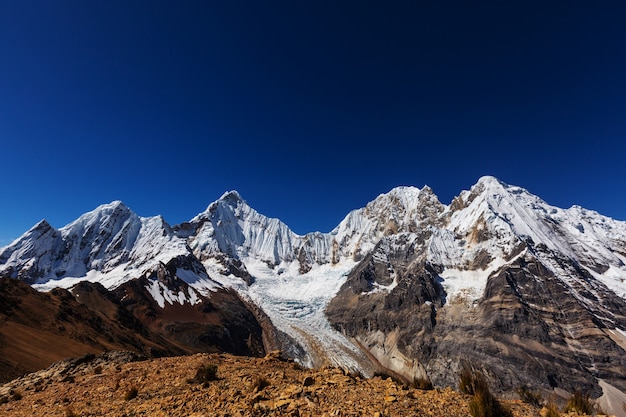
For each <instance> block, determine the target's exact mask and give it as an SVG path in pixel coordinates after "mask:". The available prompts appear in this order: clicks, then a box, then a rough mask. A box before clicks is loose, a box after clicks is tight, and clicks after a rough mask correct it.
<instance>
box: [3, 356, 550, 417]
mask: <svg viewBox="0 0 626 417" xmlns="http://www.w3.org/2000/svg"><path fill="white" fill-rule="evenodd" d="M207 364H210V365H215V366H216V367H217V379H216V380H212V381H207V382H205V383H202V382H199V381H197V380H195V378H196V377H197V373H198V369H199V368H201V367H202V366H205V365H207ZM16 394H17V396H16ZM1 398H4V399H5V401H6V402H5V403H4V404H0V415H11V416H15V417H19V416H29V417H31V416H63V417H67V416H70V415H80V416H121V415H134V416H142V415H146V416H147V415H149V416H171V415H185V416H196V417H200V416H261V415H263V416H300V417H306V416H379V417H382V416H407V417H408V416H433V417H434V416H437V417H438V416H443V415H446V416H469V397H468V396H465V395H462V394H459V393H457V392H455V391H453V390H451V389H445V390H433V391H423V390H419V389H415V388H410V387H408V386H405V385H402V384H398V383H396V382H394V381H393V380H391V379H390V378H389V379H386V378H381V377H376V378H373V379H364V378H362V377H360V376H358V375H350V374H346V373H345V372H344V371H343V370H341V369H338V368H324V369H321V370H303V369H302V368H301V367H300V366H299V365H297V364H296V363H294V362H291V361H283V360H280V359H278V358H277V357H272V356H268V357H265V358H261V359H251V358H242V357H233V356H229V355H224V354H212V355H207V354H197V355H193V356H186V357H172V358H160V359H154V360H151V361H145V360H141V358H140V357H137V356H136V355H133V354H129V353H123V352H119V353H117V352H110V353H107V354H105V355H102V356H94V355H88V356H85V357H82V358H79V359H75V360H67V361H61V362H58V363H56V364H54V365H53V366H51V367H50V368H49V369H47V370H45V371H41V372H37V373H34V374H31V375H28V376H26V377H25V378H22V379H19V380H15V381H12V382H10V383H8V384H6V385H4V386H0V399H1ZM17 398H19V399H17ZM0 402H3V401H0ZM504 403H505V405H506V406H507V407H508V408H510V409H511V410H512V412H513V416H514V417H530V416H539V415H540V411H541V410H540V409H539V408H535V407H532V406H530V405H527V404H523V403H521V402H520V401H505V402H504Z"/></svg>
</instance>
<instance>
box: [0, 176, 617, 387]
mask: <svg viewBox="0 0 626 417" xmlns="http://www.w3.org/2000/svg"><path fill="white" fill-rule="evenodd" d="M159 271H160V272H159ZM163 271H166V272H167V273H166V274H165V275H166V276H168V277H169V278H168V279H169V281H168V279H160V280H159V279H157V277H158V276H161V278H163V276H164V275H163V274H164V272H163ZM0 274H1V275H6V276H10V277H12V278H17V279H20V280H23V281H26V282H28V283H30V284H32V285H33V286H35V288H38V289H41V290H46V289H51V288H53V287H55V286H62V287H67V288H69V287H71V286H73V285H74V284H76V283H77V282H78V281H81V280H89V281H92V282H100V283H102V284H103V285H104V286H105V287H106V288H108V289H115V288H119V287H120V286H122V285H123V284H125V283H128V282H132V281H134V280H137V279H139V278H142V277H143V279H144V280H146V281H144V283H145V285H144V286H145V289H146V291H147V292H148V293H149V294H152V296H153V297H154V299H155V300H156V301H157V302H158V304H159V305H160V306H161V308H163V307H166V306H167V304H168V303H169V305H173V304H180V305H183V304H185V303H187V304H189V305H193V303H194V302H196V300H198V299H199V298H200V297H209V299H210V298H211V297H212V294H214V292H215V291H220V293H222V292H223V291H226V290H227V289H230V290H234V291H236V293H237V294H238V295H239V297H241V298H242V299H243V300H245V301H246V302H247V303H248V304H249V305H250V306H252V308H253V309H256V313H257V317H259V318H260V317H261V316H260V315H262V316H263V317H264V318H262V319H261V318H260V320H261V321H263V322H264V323H268V322H271V323H272V325H273V326H275V327H276V329H274V330H272V334H273V336H272V337H269V338H268V337H266V343H270V342H268V340H269V339H272V341H271V344H273V345H274V346H279V347H281V348H282V349H283V350H284V351H285V352H287V354H289V355H291V356H293V357H295V358H297V359H298V360H300V361H301V362H303V363H305V364H307V365H311V366H318V365H323V364H329V363H330V364H335V365H340V366H344V367H346V368H350V369H353V370H359V371H361V372H364V373H365V374H368V373H372V372H373V371H375V370H377V369H380V368H381V367H382V368H385V369H387V370H390V371H393V372H396V373H397V374H398V375H400V376H404V377H406V378H407V379H411V378H413V377H419V376H427V377H429V378H431V379H433V381H435V382H436V383H439V384H441V385H445V384H454V383H455V380H454V376H452V377H450V376H449V375H446V374H445V372H446V371H447V372H448V374H449V371H450V369H455V367H456V368H458V367H459V366H460V360H459V357H460V356H461V355H465V351H464V350H465V349H467V348H468V346H471V350H472V352H473V353H472V352H470V354H467V355H465V356H466V357H467V358H473V359H475V360H481V361H483V360H484V361H486V362H487V365H490V366H493V368H494V369H495V370H494V371H493V372H494V374H493V375H491V377H492V379H493V380H498V381H500V383H501V386H502V387H504V388H503V389H504V390H514V389H515V388H516V387H515V384H518V385H519V384H522V383H529V384H533V385H534V386H539V387H543V388H546V389H550V388H555V387H562V388H565V389H570V388H572V385H571V384H569V385H568V383H567V382H566V379H563V378H561V379H560V377H559V376H555V375H556V374H557V373H559V372H564V373H567V375H569V376H571V378H572V381H577V382H581V381H583V382H582V383H585V384H587V385H588V386H590V387H592V388H593V387H596V388H593V389H596V391H595V392H596V394H599V393H600V391H601V390H600V389H599V388H597V387H599V386H602V384H609V385H612V386H617V387H618V388H619V389H620V390H622V391H625V392H626V383H625V382H623V381H622V380H620V379H619V378H618V377H617V375H619V374H620V372H621V374H622V375H623V374H624V373H625V370H626V362H624V359H621V356H626V355H624V353H625V351H624V350H625V348H626V318H625V317H624V311H626V300H625V299H626V281H625V280H626V222H620V221H616V220H613V219H610V218H608V217H605V216H602V215H600V214H598V213H596V212H593V211H589V210H585V209H582V208H580V207H576V206H575V207H572V208H569V209H561V208H557V207H553V206H551V205H549V204H548V203H546V202H544V201H543V200H541V199H540V198H539V197H537V196H534V195H532V194H530V193H529V192H528V191H526V190H524V189H523V188H520V187H516V186H511V185H507V184H505V183H503V182H501V181H499V180H497V179H496V178H493V177H483V178H481V179H480V180H479V181H478V182H477V183H476V184H475V185H474V186H473V187H472V188H471V189H470V190H468V191H463V192H461V194H460V195H459V196H458V197H456V198H455V199H454V200H453V201H452V202H451V204H449V205H445V204H442V203H441V202H440V201H439V200H438V198H437V197H436V195H435V194H434V193H433V191H432V190H431V189H430V188H429V187H427V186H425V187H423V188H421V189H419V188H415V187H398V188H394V189H393V190H391V191H390V192H388V193H386V194H381V195H380V196H378V197H377V198H376V199H375V200H373V201H372V202H370V203H369V204H367V205H366V206H365V207H363V208H360V209H357V210H354V211H352V212H350V213H349V214H348V215H347V216H346V217H345V219H344V220H343V221H342V222H341V223H340V224H339V225H338V226H337V227H336V228H335V229H334V230H332V231H331V232H330V233H319V232H316V233H310V234H307V235H304V236H301V235H297V234H295V233H294V232H293V231H291V230H290V229H289V227H288V226H287V225H285V224H284V223H282V222H281V221H280V220H278V219H272V218H269V217H266V216H264V215H262V214H260V213H258V212H257V211H255V210H254V209H253V208H251V207H250V206H249V205H248V204H247V203H246V202H245V201H244V200H243V199H242V197H241V196H240V195H239V194H238V193H237V192H236V191H231V192H227V193H225V194H224V195H223V196H222V197H221V198H220V199H218V200H217V201H215V202H214V203H211V204H210V205H209V206H208V208H207V209H206V210H205V211H203V212H202V213H200V214H198V215H197V216H196V217H194V218H193V219H191V220H190V221H189V222H186V223H183V224H180V225H176V226H174V227H170V226H169V225H168V224H167V223H166V222H165V221H164V220H163V219H162V218H160V217H151V218H143V217H139V216H137V215H136V214H135V213H133V212H132V211H131V210H130V209H128V208H127V207H126V206H124V205H123V204H122V203H121V202H113V203H111V204H107V205H103V206H100V207H98V208H97V209H96V210H94V211H92V212H90V213H87V214H85V215H83V216H81V217H80V218H79V219H77V220H76V221H74V222H72V223H70V224H69V225H67V226H65V227H63V228H61V229H54V228H53V227H52V226H50V225H49V224H48V223H47V222H45V221H42V222H40V223H39V224H37V225H35V226H34V227H33V228H32V229H31V230H29V231H28V232H26V233H25V234H24V235H23V236H22V237H20V238H19V239H18V240H16V241H15V242H13V243H12V244H11V245H9V246H7V247H5V248H2V249H0ZM176 280H180V281H181V282H184V283H185V284H186V285H187V286H186V287H184V290H181V289H180V288H182V287H180V285H178V284H176V283H175V281H176ZM177 285H178V286H177ZM172 287H175V288H174V289H172ZM179 287H180V288H179ZM267 319H269V321H268V320H267ZM591 335H593V336H591ZM522 345H523V347H524V348H522V347H520V346H522ZM592 345H593V346H592ZM528 346H534V349H529V348H528ZM597 346H602V348H601V349H598V348H597ZM494 349H495V350H494ZM497 352H508V353H506V354H502V353H501V354H500V355H498V354H497ZM472 355H473V356H472ZM492 357H497V358H499V359H498V360H497V361H495V360H493V359H489V358H492ZM372 358H375V360H372ZM537 358H540V359H537ZM541 358H542V359H541ZM572 358H573V359H572ZM607 358H608V359H607ZM607 360H608V361H610V366H609V365H603V363H606V361H607ZM524 361H526V362H528V363H532V364H535V365H537V366H540V368H538V369H542V371H541V372H539V371H536V372H535V371H532V372H531V371H529V376H527V377H526V376H524V377H521V376H519V375H516V374H514V373H512V371H511V372H509V371H508V370H507V369H510V368H511V366H519V364H520V363H524ZM550 361H552V363H553V365H552V366H553V367H554V369H556V371H554V372H548V371H547V370H546V369H547V368H549V366H550V363H551V362H550ZM572 361H573V362H572ZM603 361H604V362H603ZM566 367H574V370H570V371H567V370H566ZM496 374H497V375H496ZM620 381H621V382H620ZM598 384H600V385H598Z"/></svg>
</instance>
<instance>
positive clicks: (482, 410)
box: [459, 366, 512, 417]
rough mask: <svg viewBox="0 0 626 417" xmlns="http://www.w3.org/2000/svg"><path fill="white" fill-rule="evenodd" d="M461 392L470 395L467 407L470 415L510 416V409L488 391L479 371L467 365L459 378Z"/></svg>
mask: <svg viewBox="0 0 626 417" xmlns="http://www.w3.org/2000/svg"><path fill="white" fill-rule="evenodd" d="M459 387H460V389H461V392H463V393H465V394H469V395H471V396H472V399H471V400H470V404H469V408H470V414H471V415H472V417H512V413H511V410H509V409H508V408H506V407H505V406H503V405H502V404H500V402H499V401H498V400H497V399H496V397H494V396H493V394H491V392H490V391H489V385H488V384H487V380H486V379H485V377H484V376H483V374H482V372H480V371H472V370H471V369H470V368H469V367H468V366H464V367H463V368H462V370H461V375H460V379H459Z"/></svg>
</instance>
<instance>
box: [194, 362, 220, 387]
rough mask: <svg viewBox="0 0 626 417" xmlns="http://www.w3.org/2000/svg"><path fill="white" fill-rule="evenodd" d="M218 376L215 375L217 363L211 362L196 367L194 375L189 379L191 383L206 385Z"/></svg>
mask: <svg viewBox="0 0 626 417" xmlns="http://www.w3.org/2000/svg"><path fill="white" fill-rule="evenodd" d="M218 379H219V377H218V376H217V365H215V364H213V363H205V364H202V365H200V366H199V367H198V369H197V371H196V376H195V377H193V378H192V379H190V380H189V382H191V383H194V382H195V383H197V384H202V385H203V386H205V387H206V386H207V385H208V384H209V382H211V381H217V380H218Z"/></svg>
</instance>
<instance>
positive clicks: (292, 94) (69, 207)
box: [0, 0, 626, 245]
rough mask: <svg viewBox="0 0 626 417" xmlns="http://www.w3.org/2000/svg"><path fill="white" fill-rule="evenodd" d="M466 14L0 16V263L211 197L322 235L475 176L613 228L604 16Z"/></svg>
mask: <svg viewBox="0 0 626 417" xmlns="http://www.w3.org/2000/svg"><path fill="white" fill-rule="evenodd" d="M338 3H339V4H338ZM477 3H479V4H474V5H469V4H468V2H464V1H463V2H461V1H459V2H408V1H407V2H367V1H353V2H350V1H346V2H335V1H328V2H327V1H314V2H294V1H267V2H259V1H226V2H213V1H187V2H162V1H143V2H142V1H135V2H126V1H106V2H89V1H55V2H46V1H29V0H21V1H8V0H0V57H1V59H0V145H1V147H0V155H1V156H2V158H1V160H2V163H1V164H0V178H1V180H2V193H1V195H2V204H0V245H6V244H8V243H10V241H11V240H12V239H14V238H17V237H18V236H19V235H20V234H22V233H23V232H24V231H26V230H27V229H28V228H30V227H31V226H32V225H34V224H35V223H36V222H37V221H39V220H41V219H42V218H46V219H47V220H48V221H49V222H50V223H51V224H52V225H54V226H56V227H61V226H64V225H65V224H67V223H68V222H70V221H71V220H73V219H75V218H76V217H78V216H79V215H80V214H82V213H84V212H86V211H89V210H91V209H93V208H95V207H96V206H98V205H99V204H103V203H107V202H110V201H112V200H115V199H120V200H122V201H124V202H125V203H126V204H127V205H128V206H130V207H131V208H132V209H133V210H134V211H135V212H137V213H138V214H139V215H142V216H150V215H156V214H162V215H163V216H164V217H165V219H166V220H167V221H168V222H170V223H171V224H176V223H180V222H182V221H185V220H189V219H190V218H191V217H193V216H194V215H195V214H197V213H198V212H200V211H203V210H204V209H205V208H206V206H207V205H208V204H209V203H210V202H212V201H214V200H216V199H217V198H219V197H220V195H221V194H222V193H223V192H225V191H227V190H231V189H236V190H238V191H239V192H240V193H241V194H242V196H243V197H244V198H245V199H246V200H247V201H248V202H249V203H250V205H251V206H253V207H254V208H256V209H257V210H258V211H260V212H261V213H263V214H266V215H269V216H272V217H278V218H280V219H282V220H283V221H284V222H285V223H287V224H288V225H289V226H290V227H291V228H292V229H294V231H296V232H297V233H306V232H309V231H313V230H320V231H329V230H331V229H332V228H333V227H334V226H336V225H337V224H338V223H339V221H340V220H341V219H342V218H343V217H344V216H345V215H346V214H347V213H348V211H350V210H352V209H355V208H358V207H361V206H363V205H365V204H366V203H367V202H368V201H370V200H372V199H374V198H375V197H376V196H377V195H378V194H380V193H382V192H387V191H388V190H390V189H391V188H393V187H394V186H398V185H415V186H418V187H421V186H423V185H424V184H428V185H429V186H430V187H431V188H433V190H434V191H435V193H436V194H437V195H438V196H439V198H440V200H441V201H442V202H444V203H449V202H450V200H451V199H452V198H453V197H454V196H455V195H457V194H458V193H459V192H460V191H461V190H463V189H468V188H469V187H470V186H471V185H472V184H474V183H475V182H476V180H477V179H478V178H479V177H480V176H482V175H494V176H496V177H498V178H500V179H501V180H503V181H505V182H508V183H511V184H515V185H519V186H522V187H524V188H526V189H528V190H529V191H531V192H532V193H534V194H537V195H539V196H540V197H542V198H543V199H544V200H546V201H547V202H548V203H551V204H553V205H557V206H560V207H569V206H571V205H572V204H578V205H581V206H583V207H586V208H590V209H594V210H597V211H599V212H600V213H602V214H605V215H608V216H611V217H615V218H618V219H621V220H626V197H625V196H626V164H625V163H624V161H625V160H626V145H625V143H626V141H625V139H626V117H624V115H626V76H625V74H626V25H624V21H625V20H626V3H625V2H621V1H606V2H577V1H573V2H572V1H567V2H502V1H498V2H477Z"/></svg>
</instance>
